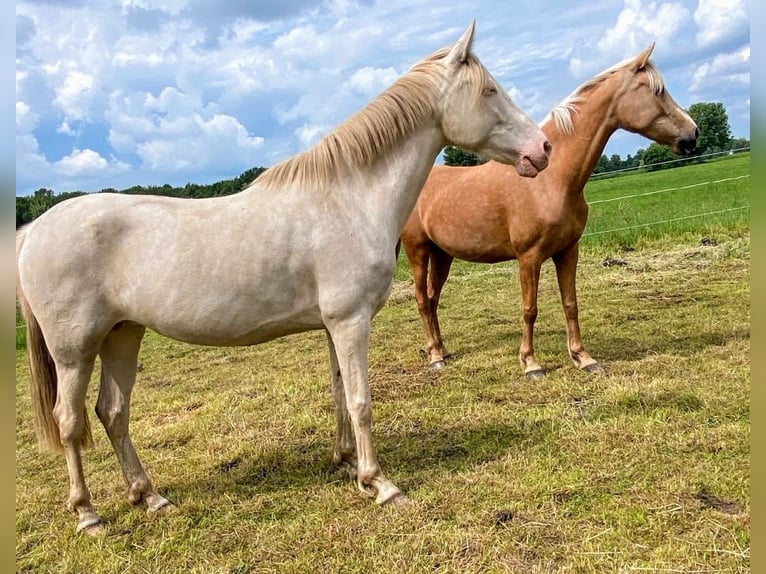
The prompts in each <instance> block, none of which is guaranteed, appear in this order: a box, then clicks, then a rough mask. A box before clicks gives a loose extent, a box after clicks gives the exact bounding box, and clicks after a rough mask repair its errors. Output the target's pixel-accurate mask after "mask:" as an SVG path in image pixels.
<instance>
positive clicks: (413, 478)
mask: <svg viewBox="0 0 766 574" xmlns="http://www.w3.org/2000/svg"><path fill="white" fill-rule="evenodd" d="M552 432H553V429H552V425H551V422H550V421H549V420H543V419H538V420H532V421H530V420H526V419H523V418H519V419H518V420H513V421H509V423H508V424H502V423H493V424H488V425H483V426H474V427H468V426H459V427H452V428H449V429H435V428H427V429H425V428H424V429H416V430H413V431H410V432H404V433H388V434H385V433H383V434H378V435H376V437H375V438H376V439H377V440H376V443H377V448H378V455H379V459H380V462H381V465H382V466H383V470H384V472H385V473H386V475H387V476H389V477H390V478H391V477H394V476H396V477H398V478H397V479H395V480H394V482H396V483H398V484H399V486H400V487H402V488H404V489H405V490H408V489H412V488H416V487H417V486H419V485H421V484H422V483H424V482H426V481H429V480H432V479H433V476H434V474H438V473H440V472H450V473H452V472H456V471H460V470H463V469H468V468H469V467H471V466H474V465H476V464H482V463H486V462H490V461H493V460H497V459H499V458H501V457H503V456H505V455H506V454H507V452H508V450H509V449H514V450H515V451H517V452H518V451H523V450H525V449H527V448H530V447H532V446H534V445H538V444H542V443H545V441H546V440H547V439H548V438H549V435H550V434H551V433H552ZM332 449H333V442H332V441H324V440H314V439H311V438H308V437H305V438H303V439H301V438H296V439H295V440H293V441H291V442H289V443H287V444H283V445H282V446H281V447H280V448H275V449H271V450H268V451H266V452H265V453H262V454H257V455H256V454H253V453H252V452H248V451H245V450H243V451H242V452H241V454H238V455H236V456H234V457H231V458H229V459H227V460H219V461H216V462H215V463H214V464H212V465H210V466H209V467H208V468H207V469H206V472H204V473H200V472H197V473H195V474H194V475H193V478H191V479H190V480H176V481H173V480H168V481H165V480H163V479H162V478H160V479H159V481H158V482H159V486H160V491H161V492H164V493H165V494H166V495H168V496H169V497H170V498H171V500H174V501H175V500H177V501H179V502H180V503H181V504H183V500H190V499H193V500H194V502H195V504H201V505H202V506H205V505H206V504H207V503H206V502H205V500H206V499H209V504H216V503H217V502H216V501H218V500H219V499H220V497H221V496H223V495H224V494H225V495H227V496H237V497H249V496H256V495H263V494H268V493H276V492H279V491H284V490H294V489H296V488H309V487H321V486H322V485H323V484H328V485H329V484H330V483H333V482H337V481H338V480H350V479H348V478H346V475H345V473H343V472H342V471H341V470H339V469H338V468H336V467H335V466H334V465H333V464H332V459H331V456H332ZM158 478H159V477H158Z"/></svg>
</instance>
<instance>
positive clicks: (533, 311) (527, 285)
mask: <svg viewBox="0 0 766 574" xmlns="http://www.w3.org/2000/svg"><path fill="white" fill-rule="evenodd" d="M542 263H543V262H542V259H541V258H540V257H538V256H537V255H536V254H531V255H528V256H526V257H519V281H520V282H521V299H522V304H523V308H524V310H523V317H524V325H523V327H522V332H521V347H520V348H519V360H520V361H521V366H522V367H523V368H524V374H525V375H526V376H527V378H530V379H540V378H542V377H544V376H545V371H543V368H542V367H541V366H540V364H539V363H538V362H537V360H536V359H535V346H534V331H535V321H536V320H537V286H538V283H539V281H540V267H541V266H542Z"/></svg>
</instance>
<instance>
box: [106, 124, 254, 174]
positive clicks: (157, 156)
mask: <svg viewBox="0 0 766 574" xmlns="http://www.w3.org/2000/svg"><path fill="white" fill-rule="evenodd" d="M204 114H206V112H205V110H201V111H198V112H195V113H193V114H191V115H190V116H182V117H176V118H171V117H169V116H160V117H157V118H156V119H155V121H153V122H150V123H149V124H147V123H146V122H142V123H141V125H140V126H138V129H136V130H134V131H132V132H131V131H126V132H121V133H120V132H118V133H116V134H114V135H113V136H112V135H110V138H111V137H114V139H115V140H118V141H120V147H126V146H130V147H131V148H132V151H133V153H135V154H137V155H138V156H139V157H140V158H141V162H142V168H144V169H147V170H150V171H153V172H159V173H170V172H174V171H187V172H191V173H199V172H200V171H203V170H205V169H213V170H218V171H226V170H231V169H237V168H241V167H242V166H243V165H249V164H250V162H251V161H252V159H251V158H253V157H254V154H255V153H256V152H258V151H259V150H260V149H261V148H262V147H263V144H264V139H263V138H262V137H259V136H254V135H251V134H249V133H248V132H247V130H246V129H245V127H244V126H243V125H242V124H241V123H239V121H238V120H237V119H235V118H233V117H231V116H228V115H224V114H213V115H212V116H211V117H204ZM130 124H131V121H130V117H129V116H128V117H124V118H123V121H122V122H121V127H122V129H125V127H126V126H130ZM128 129H132V128H130V127H128Z"/></svg>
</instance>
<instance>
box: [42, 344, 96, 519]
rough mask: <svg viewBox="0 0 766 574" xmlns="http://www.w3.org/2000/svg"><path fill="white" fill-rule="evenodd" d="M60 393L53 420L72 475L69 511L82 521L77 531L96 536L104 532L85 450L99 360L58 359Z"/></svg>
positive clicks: (87, 358)
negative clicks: (87, 399) (92, 382)
mask: <svg viewBox="0 0 766 574" xmlns="http://www.w3.org/2000/svg"><path fill="white" fill-rule="evenodd" d="M54 361H55V363H56V373H57V377H58V390H57V393H56V405H55V406H54V407H53V416H54V418H55V419H56V424H57V425H58V428H59V435H60V437H61V445H62V446H63V447H64V456H65V457H66V464H67V471H68V472H69V499H68V500H67V508H69V510H70V511H72V512H73V513H74V514H76V515H77V517H78V523H77V531H78V532H79V531H82V530H85V531H87V532H89V533H95V532H98V531H99V530H100V526H101V519H100V518H99V516H98V514H96V511H95V510H94V509H93V505H92V504H91V498H90V491H89V490H88V487H87V485H86V484H85V475H84V473H83V468H82V447H83V442H84V440H85V437H86V434H87V433H86V424H85V395H86V392H87V390H88V382H89V381H90V375H91V373H92V372H93V363H94V362H95V356H90V357H87V356H86V357H80V358H78V359H76V360H70V361H63V360H61V359H56V358H55V357H54Z"/></svg>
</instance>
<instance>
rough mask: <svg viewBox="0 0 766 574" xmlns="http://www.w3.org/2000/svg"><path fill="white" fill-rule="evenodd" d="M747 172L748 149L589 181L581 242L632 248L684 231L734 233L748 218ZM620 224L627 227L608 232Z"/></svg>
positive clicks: (748, 190) (745, 223)
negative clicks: (675, 165) (585, 223)
mask: <svg viewBox="0 0 766 574" xmlns="http://www.w3.org/2000/svg"><path fill="white" fill-rule="evenodd" d="M749 174H750V153H742V154H737V155H734V156H728V157H726V158H725V159H721V160H716V161H712V162H708V163H703V164H697V165H690V166H685V167H681V168H676V169H668V170H661V171H656V172H650V173H635V174H632V173H631V174H628V175H624V176H622V177H619V178H612V179H608V180H595V181H591V182H590V183H588V185H587V186H586V187H585V198H586V200H587V201H588V202H589V203H590V204H591V206H590V213H589V216H588V225H587V227H586V228H585V233H584V236H583V240H582V241H583V245H584V246H587V245H591V244H594V243H596V244H597V243H602V244H605V245H613V246H614V245H619V246H629V247H635V246H636V245H637V244H638V243H639V242H641V241H646V240H649V239H656V238H659V237H662V236H667V235H672V236H679V235H682V234H685V233H689V232H692V233H697V234H701V235H703V236H706V235H707V236H712V235H720V234H721V233H722V232H725V230H730V229H733V230H734V231H735V232H737V233H739V232H741V231H742V230H743V229H746V228H747V226H748V224H749V221H750V210H749V206H750V197H749V195H750V178H749ZM743 176H744V177H743ZM735 178H739V179H735ZM722 180H728V181H722ZM692 186H693V187H692ZM626 196H627V198H626V199H623V200H616V199H617V198H621V197H626ZM630 196H634V197H630ZM636 196H637V197H636ZM704 214H710V215H704ZM660 222H665V223H660ZM647 224H648V225H647ZM622 228H630V229H627V230H620V231H612V230H615V229H622Z"/></svg>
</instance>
